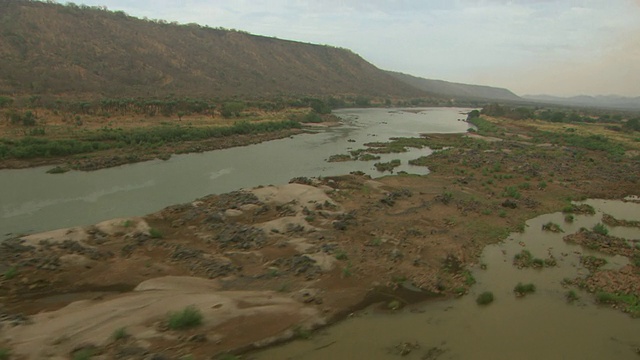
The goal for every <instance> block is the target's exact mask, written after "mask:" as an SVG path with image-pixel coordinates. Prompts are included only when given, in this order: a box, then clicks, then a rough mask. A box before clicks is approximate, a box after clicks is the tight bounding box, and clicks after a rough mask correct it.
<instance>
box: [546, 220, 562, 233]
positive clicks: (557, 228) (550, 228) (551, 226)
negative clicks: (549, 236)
mask: <svg viewBox="0 0 640 360" xmlns="http://www.w3.org/2000/svg"><path fill="white" fill-rule="evenodd" d="M542 230H544V231H551V232H554V233H560V232H564V230H562V228H561V227H560V225H558V224H556V223H554V222H551V221H549V222H548V223H546V224H543V225H542Z"/></svg>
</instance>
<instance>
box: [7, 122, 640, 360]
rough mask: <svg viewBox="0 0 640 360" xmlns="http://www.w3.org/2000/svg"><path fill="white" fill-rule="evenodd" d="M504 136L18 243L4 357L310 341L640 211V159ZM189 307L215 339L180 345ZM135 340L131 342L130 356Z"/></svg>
mask: <svg viewBox="0 0 640 360" xmlns="http://www.w3.org/2000/svg"><path fill="white" fill-rule="evenodd" d="M500 126H503V127H504V129H505V130H507V131H505V134H499V135H497V136H498V138H500V139H501V140H499V141H486V139H485V138H483V137H482V136H479V137H478V136H477V137H475V138H463V137H462V135H432V136H430V137H429V138H430V141H433V142H434V143H438V144H450V145H451V146H454V147H453V148H451V149H449V150H446V151H442V152H438V153H435V154H434V155H432V156H430V157H428V158H426V159H424V160H423V163H424V165H428V166H429V168H430V169H431V170H432V173H431V174H429V175H427V176H412V175H399V176H390V177H384V178H379V179H370V178H368V177H366V176H362V175H358V174H352V175H346V176H342V177H334V178H324V179H294V180H293V181H292V183H291V184H288V185H281V186H277V187H273V186H269V187H261V188H256V189H246V190H242V191H237V192H233V193H229V194H222V195H212V196H208V197H205V198H203V199H199V200H196V201H194V202H192V203H188V204H182V205H176V206H171V207H168V208H166V209H164V210H162V211H160V212H158V213H155V214H150V215H147V216H145V217H141V218H132V219H116V220H113V221H108V222H105V223H102V224H97V225H95V226H90V227H87V228H76V229H66V230H59V231H54V232H50V233H45V234H36V235H31V236H26V237H23V238H16V239H13V240H10V241H7V242H5V243H3V244H2V245H0V246H1V247H0V250H1V251H2V252H3V254H6V255H5V256H3V257H2V260H0V261H1V262H0V270H2V271H3V272H4V273H5V276H4V277H3V278H2V280H1V283H0V286H1V287H0V291H1V292H0V296H1V297H2V303H3V304H4V307H3V309H2V316H1V317H0V319H1V320H2V321H3V322H4V323H5V326H4V327H3V328H2V330H1V332H0V347H3V346H4V347H6V348H11V349H12V350H13V352H14V353H15V354H18V355H20V356H22V357H23V358H30V357H31V358H32V357H34V356H43V354H45V355H46V356H51V357H52V358H56V356H57V357H58V358H66V357H68V356H69V354H71V353H73V352H74V351H78V350H79V349H92V351H95V352H96V353H98V354H102V355H103V356H104V357H105V358H123V359H124V358H127V359H144V358H147V357H149V356H151V355H152V354H157V355H158V356H160V354H162V355H163V356H166V357H168V358H179V357H180V356H184V355H188V354H191V355H193V356H194V358H196V359H200V358H210V357H211V356H214V355H215V354H221V353H224V352H228V351H232V352H238V351H243V350H247V349H250V348H253V347H259V346H265V345H267V344H270V343H273V342H277V341H281V340H283V339H286V338H291V337H304V336H307V334H308V330H310V329H314V328H316V327H319V326H323V325H325V324H328V323H331V322H332V321H336V320H339V319H341V318H343V317H344V316H346V315H347V314H348V313H349V312H351V311H353V310H354V309H357V308H361V307H362V306H365V305H367V304H371V303H380V304H381V305H380V306H381V307H383V308H386V309H388V310H389V311H392V310H393V309H394V308H397V307H401V306H404V305H406V304H409V303H411V302H414V301H418V300H424V299H429V298H441V297H450V296H459V295H461V294H464V292H465V289H467V288H468V287H469V286H470V285H471V284H472V283H473V279H472V278H470V275H469V273H468V272H467V271H466V268H467V267H468V266H470V265H471V264H474V263H475V262H476V261H477V256H478V255H479V253H480V251H481V250H482V248H483V247H484V246H485V245H487V244H490V243H495V242H497V241H500V240H501V239H503V238H505V236H506V235H507V234H508V233H509V232H511V231H521V230H522V229H523V228H524V221H525V220H526V219H529V218H532V217H534V216H536V215H539V214H543V213H547V212H551V211H557V210H560V209H561V208H562V207H564V206H566V205H567V204H569V200H570V199H574V200H575V199H583V198H587V197H599V198H616V199H620V198H623V197H625V196H628V195H640V185H639V179H638V176H639V174H640V164H639V163H638V161H637V160H635V159H633V158H629V157H626V158H622V159H618V160H617V161H610V160H609V155H608V154H607V153H606V152H604V151H592V150H584V149H576V148H572V147H565V146H550V145H544V144H543V146H540V145H536V144H532V143H528V142H527V140H528V139H530V137H531V136H532V135H534V133H535V131H536V130H535V128H532V127H528V126H526V125H524V124H522V123H515V124H513V123H510V122H504V123H501V125H500ZM525 183H526V185H525ZM516 193H517V195H516ZM638 271H640V270H639V269H638V267H637V266H634V265H630V267H629V268H628V269H625V274H627V275H628V273H629V272H630V273H632V274H634V273H637V272H638ZM7 274H10V275H11V276H7ZM605 275H606V274H603V275H602V276H605ZM625 276H626V275H625ZM593 279H594V280H593V281H594V282H593V283H594V284H597V281H599V280H597V279H598V278H597V277H594V278H593ZM625 279H631V280H630V281H634V282H637V281H638V277H637V276H630V277H629V276H627V277H625ZM631 288H632V289H637V288H638V286H637V283H636V284H635V287H633V286H632V287H631ZM637 295H640V294H637ZM78 300H82V301H80V302H77V301H78ZM74 301H76V302H74ZM187 305H195V306H196V307H197V308H198V309H199V310H200V311H201V312H202V314H203V316H204V319H203V323H202V324H201V325H199V326H196V327H193V328H191V329H187V330H171V329H169V327H168V324H167V321H168V315H167V314H168V313H170V312H175V311H179V310H181V309H183V308H184V307H185V306H187ZM119 328H126V332H127V334H128V336H126V337H123V338H121V339H118V340H115V339H113V334H114V332H115V331H116V330H117V329H119ZM38 329H47V331H41V330H38Z"/></svg>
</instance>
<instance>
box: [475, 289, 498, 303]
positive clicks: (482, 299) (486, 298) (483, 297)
mask: <svg viewBox="0 0 640 360" xmlns="http://www.w3.org/2000/svg"><path fill="white" fill-rule="evenodd" d="M493 300H494V297H493V293H492V292H491V291H485V292H483V293H482V294H480V295H478V297H477V298H476V303H477V304H478V305H488V304H491V303H492V302H493Z"/></svg>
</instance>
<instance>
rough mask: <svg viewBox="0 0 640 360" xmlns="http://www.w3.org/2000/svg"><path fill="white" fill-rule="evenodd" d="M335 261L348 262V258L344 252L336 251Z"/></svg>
mask: <svg viewBox="0 0 640 360" xmlns="http://www.w3.org/2000/svg"><path fill="white" fill-rule="evenodd" d="M336 259H338V260H348V259H349V256H348V255H347V252H346V251H344V250H338V251H336Z"/></svg>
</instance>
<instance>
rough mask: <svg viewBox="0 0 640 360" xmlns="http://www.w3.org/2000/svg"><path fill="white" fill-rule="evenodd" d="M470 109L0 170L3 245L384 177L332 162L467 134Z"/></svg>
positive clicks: (372, 117)
mask: <svg viewBox="0 0 640 360" xmlns="http://www.w3.org/2000/svg"><path fill="white" fill-rule="evenodd" d="M469 110H470V109H460V108H424V109H411V111H401V110H396V109H345V110H339V111H336V112H335V114H336V115H338V116H339V117H341V118H342V119H343V125H342V126H338V127H331V128H327V129H317V130H315V132H316V133H313V134H302V135H298V136H294V137H291V138H287V139H281V140H275V141H268V142H264V143H261V144H256V145H251V146H244V147H236V148H230V149H225V150H217V151H211V152H206V153H202V154H186V155H177V156H173V157H172V158H171V159H169V160H168V161H162V160H155V161H148V162H144V163H137V164H130V165H125V166H119V167H115V168H110V169H103V170H98V171H92V172H79V171H72V172H68V173H65V174H58V175H51V174H46V170H48V169H49V168H51V167H40V168H33V169H21V170H2V171H0V241H1V240H2V239H3V238H7V237H9V236H12V235H16V234H23V233H33V232H41V231H45V230H51V229H58V228H65V227H71V226H77V225H90V224H94V223H96V222H99V221H102V220H106V219H112V218H116V217H125V216H135V215H145V214H148V213H151V212H154V211H157V210H160V209H162V208H163V207H166V206H169V205H173V204H180V203H184V202H188V201H192V200H194V199H196V198H199V197H202V196H205V195H209V194H219V193H225V192H229V191H233V190H237V189H240V188H246V187H255V186H258V185H268V184H284V183H286V182H288V181H289V180H290V179H291V178H293V177H298V176H308V177H313V176H331V175H342V174H348V173H349V172H351V171H357V170H358V171H363V172H366V173H369V174H370V175H372V176H374V177H375V176H380V175H382V174H381V173H379V172H377V171H376V170H375V168H374V166H373V164H374V163H375V162H376V161H367V162H365V161H355V162H352V161H350V162H341V163H328V162H326V161H325V160H326V159H328V158H329V156H331V155H334V154H345V153H347V152H348V151H349V150H350V149H358V148H362V147H364V146H363V144H365V143H367V142H372V141H387V140H388V139H389V138H391V137H402V136H417V135H418V134H420V133H460V132H465V131H466V130H467V128H468V127H469V125H468V124H467V123H466V122H464V121H459V119H464V118H466V115H464V113H466V112H468V111H469ZM430 153H431V150H429V149H414V150H412V151H409V152H407V153H402V154H389V155H383V157H382V159H381V160H379V161H390V160H392V159H400V160H402V164H403V165H402V166H401V167H399V168H397V171H403V170H404V171H408V172H411V173H418V174H425V173H427V172H428V170H427V169H426V168H424V167H413V166H410V165H408V164H407V161H408V160H411V159H415V158H417V157H419V156H422V155H428V154H430Z"/></svg>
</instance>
